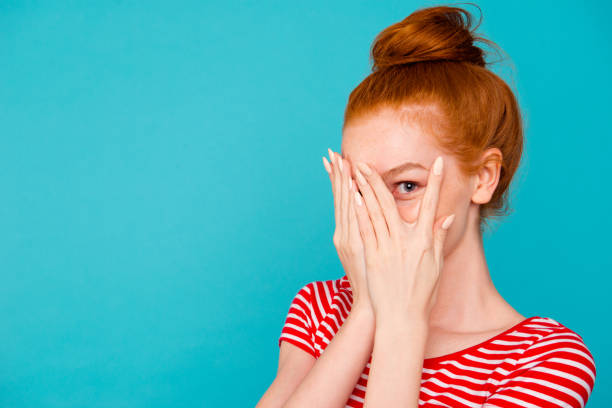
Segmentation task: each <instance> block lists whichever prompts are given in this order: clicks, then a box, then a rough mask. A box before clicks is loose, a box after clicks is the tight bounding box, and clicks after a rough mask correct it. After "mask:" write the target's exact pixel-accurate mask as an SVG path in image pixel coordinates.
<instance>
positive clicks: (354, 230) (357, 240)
mask: <svg viewBox="0 0 612 408" xmlns="http://www.w3.org/2000/svg"><path fill="white" fill-rule="evenodd" d="M351 180H352V179H351ZM355 194H357V195H358V194H359V192H357V190H356V189H355V186H353V188H351V189H350V190H349V198H350V199H349V222H348V227H349V240H350V242H351V244H352V245H353V247H355V248H360V247H362V246H363V241H362V238H361V234H360V233H359V220H357V210H356V209H355V207H356V205H357V203H356V202H355V200H356V197H355ZM360 244H361V245H360Z"/></svg>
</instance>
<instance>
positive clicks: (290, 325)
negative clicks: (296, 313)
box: [285, 323, 310, 337]
mask: <svg viewBox="0 0 612 408" xmlns="http://www.w3.org/2000/svg"><path fill="white" fill-rule="evenodd" d="M285 327H291V328H292V329H295V330H297V331H300V332H302V333H304V334H305V335H306V336H308V337H310V333H308V331H307V330H305V329H304V328H303V327H300V326H297V325H295V324H293V323H287V324H286V325H285Z"/></svg>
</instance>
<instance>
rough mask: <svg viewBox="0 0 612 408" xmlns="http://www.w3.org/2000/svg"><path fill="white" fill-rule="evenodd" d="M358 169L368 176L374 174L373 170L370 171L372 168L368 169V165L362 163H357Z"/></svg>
mask: <svg viewBox="0 0 612 408" xmlns="http://www.w3.org/2000/svg"><path fill="white" fill-rule="evenodd" d="M357 167H358V168H359V170H361V171H363V173H364V174H365V175H366V176H369V175H370V174H372V170H370V168H369V167H368V165H367V164H365V163H362V162H358V163H357Z"/></svg>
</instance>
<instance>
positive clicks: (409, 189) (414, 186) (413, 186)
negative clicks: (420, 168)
mask: <svg viewBox="0 0 612 408" xmlns="http://www.w3.org/2000/svg"><path fill="white" fill-rule="evenodd" d="M395 185H396V186H397V187H403V186H406V187H405V191H401V190H402V188H399V189H398V190H400V191H399V192H400V193H401V194H413V193H415V192H416V191H419V190H420V189H421V187H422V186H421V184H420V183H417V182H416V181H402V182H399V183H396V184H395Z"/></svg>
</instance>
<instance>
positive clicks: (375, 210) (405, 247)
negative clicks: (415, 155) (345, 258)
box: [353, 156, 455, 322]
mask: <svg viewBox="0 0 612 408" xmlns="http://www.w3.org/2000/svg"><path fill="white" fill-rule="evenodd" d="M442 167H443V163H442V157H441V156H440V157H438V158H437V159H436V161H435V162H434V165H433V166H432V169H431V170H430V172H429V178H428V182H427V187H426V190H425V194H424V196H423V198H422V201H421V202H420V207H419V213H418V217H417V220H416V221H415V222H414V223H408V222H406V221H404V220H403V219H402V218H401V216H400V214H399V212H398V210H397V207H396V204H395V199H394V197H393V195H392V194H391V192H390V191H389V190H388V188H387V186H386V184H385V183H384V181H383V180H382V178H381V177H380V175H379V174H378V173H377V172H376V171H375V170H373V169H371V168H370V167H369V166H367V165H366V164H364V163H356V164H355V167H354V173H355V175H356V179H357V186H358V187H359V191H360V192H361V195H362V196H363V197H361V196H360V195H359V193H358V192H355V193H354V197H353V199H354V200H356V204H357V205H356V206H355V210H356V212H357V220H358V223H359V230H360V234H361V237H362V239H363V243H364V249H365V257H366V270H367V286H368V291H369V294H370V300H371V302H372V308H373V310H374V313H375V315H376V321H377V322H378V321H380V319H381V318H382V319H386V318H395V319H397V318H399V319H402V318H405V317H406V316H418V317H422V318H424V319H426V320H425V321H427V319H428V317H429V313H430V312H431V309H432V307H433V305H434V304H435V302H436V295H437V287H438V278H439V275H440V272H441V270H442V263H443V255H442V249H443V247H444V240H445V238H446V233H447V230H448V228H449V227H450V224H451V223H452V221H453V220H454V218H455V216H454V214H452V215H450V216H447V217H441V218H440V219H439V220H438V221H437V222H434V217H435V214H436V211H437V208H438V198H439V194H440V185H441V183H442ZM359 170H361V171H359ZM364 176H365V177H364ZM360 203H361V204H360ZM434 224H435V225H434Z"/></svg>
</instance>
